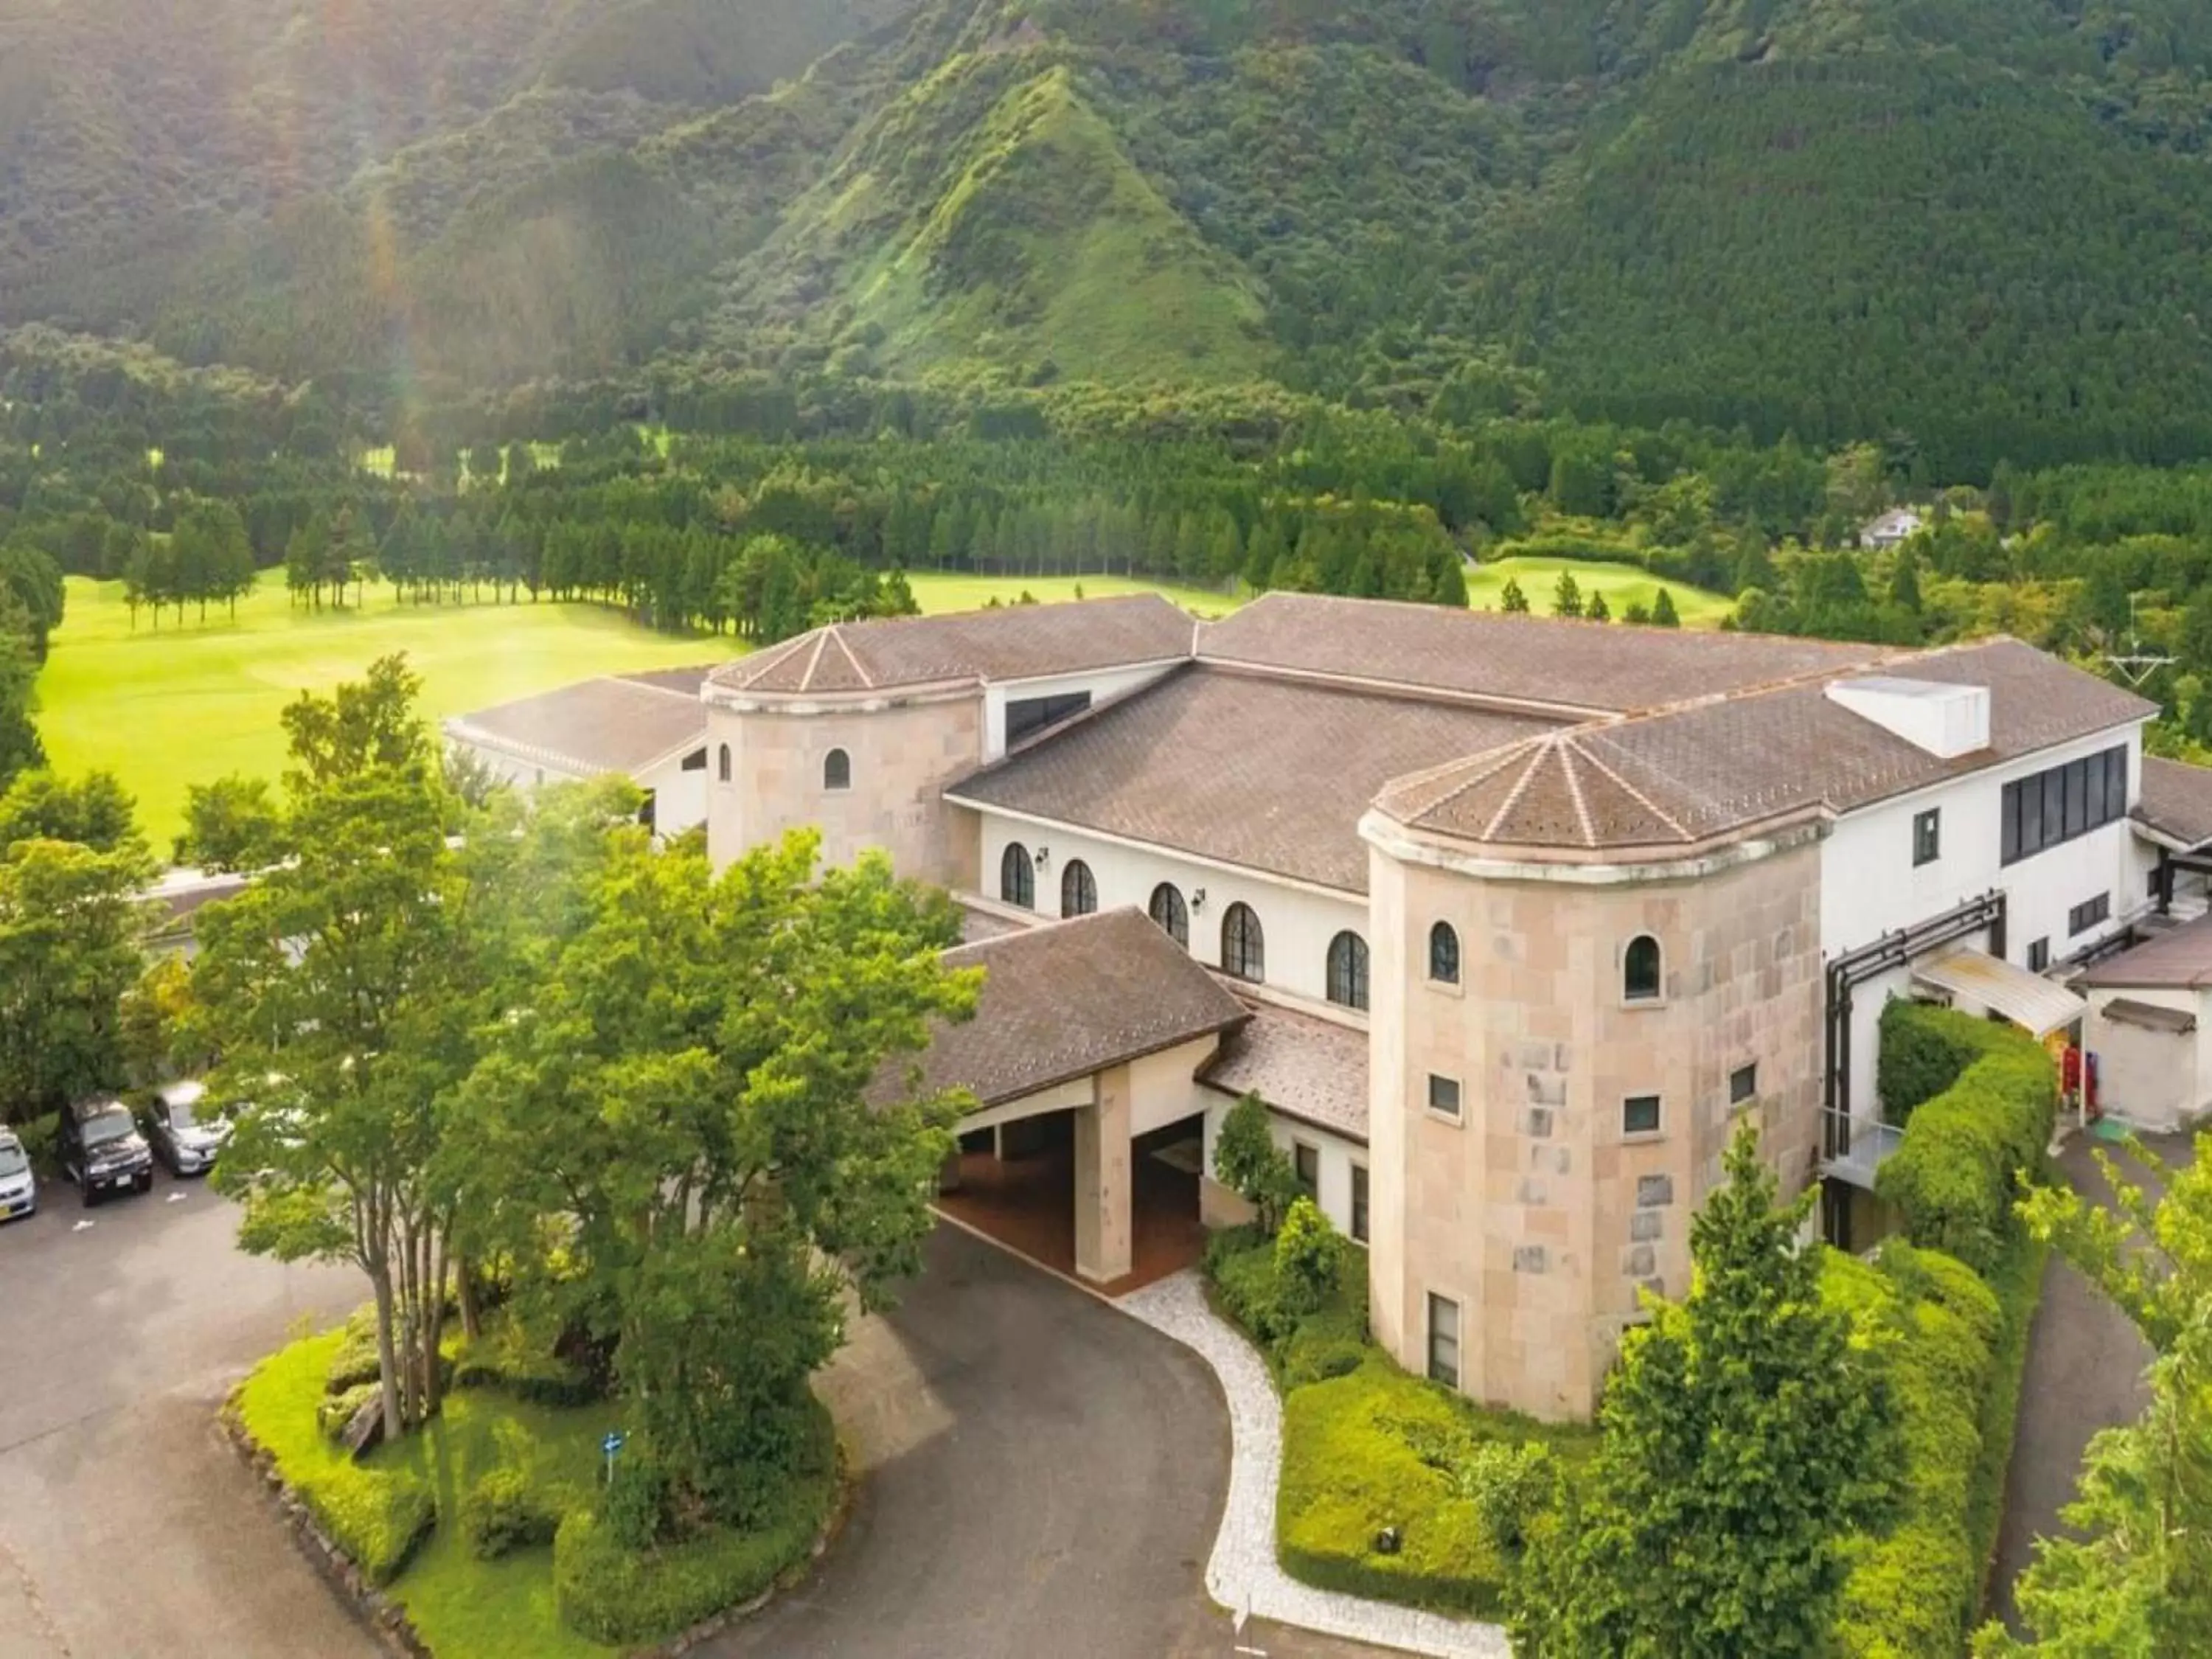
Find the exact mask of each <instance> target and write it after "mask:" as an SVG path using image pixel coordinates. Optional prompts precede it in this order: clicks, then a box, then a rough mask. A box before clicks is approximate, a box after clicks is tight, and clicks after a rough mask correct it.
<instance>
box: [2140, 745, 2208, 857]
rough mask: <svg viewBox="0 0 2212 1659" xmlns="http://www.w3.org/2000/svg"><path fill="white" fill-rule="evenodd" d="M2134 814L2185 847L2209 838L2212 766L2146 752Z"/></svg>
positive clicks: (2194, 846) (2199, 845) (2199, 844)
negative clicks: (2164, 757)
mask: <svg viewBox="0 0 2212 1659" xmlns="http://www.w3.org/2000/svg"><path fill="white" fill-rule="evenodd" d="M2136 817H2139V818H2141V819H2142V822H2143V823H2144V824H2145V825H2146V826H2148V828H2150V829H2154V830H2156V831H2157V832H2158V833H2159V834H2160V835H2161V836H2166V837H2167V838H2168V839H2169V840H2172V841H2178V842H2180V843H2181V844H2182V845H2183V846H2184V847H2188V848H2197V847H2202V846H2203V845H2204V843H2205V842H2208V841H2212V766H2191V765H2188V764H2186V763H2184V762H2181V761H2170V760H2161V759H2160V758H2159V757H2157V756H2155V755H2145V756H2144V757H2143V763H2142V805H2140V806H2139V807H2138V808H2137V809H2136Z"/></svg>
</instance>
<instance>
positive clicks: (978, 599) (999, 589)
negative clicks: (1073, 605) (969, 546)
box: [907, 570, 1246, 617]
mask: <svg viewBox="0 0 2212 1659" xmlns="http://www.w3.org/2000/svg"><path fill="white" fill-rule="evenodd" d="M907 584H908V586H910V587H912V588H913V589H914V597H915V603H916V604H917V605H921V608H922V611H923V613H924V614H925V615H927V616H937V615H939V613H941V612H943V611H980V610H981V609H982V608H983V607H984V606H985V605H988V604H990V602H991V601H992V600H993V599H996V600H998V601H999V603H1000V604H1001V605H1012V604H1013V603H1014V601H1015V600H1017V599H1019V598H1021V596H1022V595H1023V594H1024V593H1027V594H1028V595H1029V596H1030V598H1032V599H1035V600H1036V601H1037V603H1038V604H1040V605H1059V604H1061V603H1063V602H1065V601H1066V600H1070V599H1077V598H1082V599H1117V598H1119V597H1120V596H1121V595H1122V594H1124V593H1162V594H1164V595H1166V596H1167V597H1168V598H1169V599H1172V600H1174V601H1175V602H1176V604H1177V605H1181V606H1182V607H1183V609H1184V610H1186V611H1191V612H1193V613H1194V614H1195V615H1197V616H1200V617H1222V616H1226V615H1227V614H1228V613H1229V612H1231V611H1234V610H1236V609H1237V606H1238V605H1242V604H1243V603H1244V599H1245V597H1246V596H1245V595H1243V594H1242V593H1237V594H1230V593H1224V592H1221V591H1220V590H1219V589H1218V588H1210V587H1170V586H1164V585H1163V584H1161V583H1159V582H1148V581H1142V580H1132V579H1131V578H1129V577H1127V576H962V575H951V574H945V573H942V572H939V571H934V570H912V571H908V573H907ZM1078 590H1080V592H1078Z"/></svg>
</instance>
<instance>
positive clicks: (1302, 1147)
mask: <svg viewBox="0 0 2212 1659" xmlns="http://www.w3.org/2000/svg"><path fill="white" fill-rule="evenodd" d="M1291 1164H1293V1165H1294V1166H1295V1167H1296V1168H1297V1172H1298V1185H1299V1186H1301V1187H1303V1188H1305V1189H1306V1195H1307V1196H1308V1197H1309V1198H1310V1197H1312V1196H1313V1195H1314V1194H1316V1193H1318V1192H1320V1191H1321V1148H1320V1147H1318V1146H1307V1145H1306V1143H1305V1142H1304V1141H1303V1140H1294V1141H1292V1142H1291Z"/></svg>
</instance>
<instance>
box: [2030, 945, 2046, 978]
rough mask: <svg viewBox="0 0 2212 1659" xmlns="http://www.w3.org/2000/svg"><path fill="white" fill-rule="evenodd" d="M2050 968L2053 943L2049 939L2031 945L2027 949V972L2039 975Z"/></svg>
mask: <svg viewBox="0 0 2212 1659" xmlns="http://www.w3.org/2000/svg"><path fill="white" fill-rule="evenodd" d="M2049 966H2051V941H2050V940H2049V939H2036V940H2034V941H2033V942H2032V943H2030V945H2028V947H2027V971H2028V972H2029V973H2031V974H2039V973H2041V972H2042V971H2043V970H2044V969H2046V968H2048V967H2049Z"/></svg>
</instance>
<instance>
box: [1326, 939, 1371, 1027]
mask: <svg viewBox="0 0 2212 1659" xmlns="http://www.w3.org/2000/svg"><path fill="white" fill-rule="evenodd" d="M1328 1000H1330V1001H1331V1002H1334V1003H1335V1004H1336V1005H1337V1006H1339V1007H1340V1008H1360V1009H1364V1008H1365V1007H1366V1006H1367V941H1366V940H1365V939H1362V938H1360V937H1359V935H1358V934H1357V933H1339V934H1338V935H1337V936H1336V937H1335V938H1334V939H1331V940H1329V942H1328Z"/></svg>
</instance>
